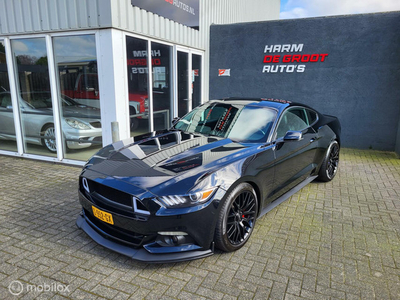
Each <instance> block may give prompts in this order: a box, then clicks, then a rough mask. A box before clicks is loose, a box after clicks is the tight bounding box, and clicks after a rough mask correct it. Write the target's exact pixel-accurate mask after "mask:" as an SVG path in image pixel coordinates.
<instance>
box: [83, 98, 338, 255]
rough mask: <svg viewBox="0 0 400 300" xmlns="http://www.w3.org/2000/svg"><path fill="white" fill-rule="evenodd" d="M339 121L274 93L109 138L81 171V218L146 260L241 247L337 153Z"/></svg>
mask: <svg viewBox="0 0 400 300" xmlns="http://www.w3.org/2000/svg"><path fill="white" fill-rule="evenodd" d="M340 130H341V127H340V123H339V121H338V119H337V118H336V117H333V116H328V115H323V114H320V113H318V112H317V111H316V110H314V109H312V108H310V107H307V106H305V105H301V104H297V103H291V102H289V101H283V100H274V99H232V98H230V99H223V100H213V101H209V102H207V103H205V104H203V105H201V106H199V107H197V108H195V109H194V110H193V111H192V112H190V113H189V114H187V115H186V116H184V117H183V118H182V119H180V120H178V121H176V123H175V124H174V125H173V127H172V128H170V129H169V130H164V131H157V132H152V133H149V134H146V135H142V136H139V137H135V138H131V139H128V140H123V141H119V142H116V143H114V144H112V145H109V146H106V147H105V148H103V149H101V150H100V151H99V152H98V153H97V154H96V155H94V156H93V157H92V158H91V159H90V160H89V161H88V162H87V164H86V165H85V166H84V168H83V171H82V173H81V176H80V178H79V200H80V203H81V205H82V207H83V210H82V213H81V215H80V216H79V217H78V220H77V226H78V227H79V228H81V229H83V230H84V231H85V232H86V233H87V234H88V235H89V236H90V237H91V238H92V239H94V240H95V241H96V242H97V243H99V244H100V245H103V246H105V247H107V248H109V249H112V250H114V251H116V252H119V253H122V254H125V255H128V256H130V257H132V258H133V259H136V260H141V261H147V262H165V261H184V260H189V259H195V258H201V257H205V256H208V255H211V254H212V253H213V252H214V247H217V248H219V249H221V250H223V251H234V250H237V249H239V248H240V247H242V246H243V245H244V244H245V243H246V242H247V240H248V239H249V237H250V235H251V233H252V231H253V229H254V226H255V223H256V219H257V218H258V217H260V216H262V215H263V214H265V213H266V212H267V211H269V210H270V209H272V208H273V207H275V206H276V205H278V204H279V203H281V202H282V201H283V200H285V199H287V198H288V197H290V196H291V195H292V194H293V193H295V192H296V191H298V190H299V189H300V188H302V187H303V186H304V185H306V184H307V183H309V182H311V181H312V180H314V179H315V178H316V177H318V178H319V179H320V180H322V181H330V180H332V179H333V177H334V176H335V174H336V172H337V169H338V163H339V145H340Z"/></svg>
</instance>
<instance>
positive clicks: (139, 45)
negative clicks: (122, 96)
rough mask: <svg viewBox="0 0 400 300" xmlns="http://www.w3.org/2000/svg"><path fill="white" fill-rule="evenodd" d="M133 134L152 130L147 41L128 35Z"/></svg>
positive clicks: (130, 105)
mask: <svg viewBox="0 0 400 300" xmlns="http://www.w3.org/2000/svg"><path fill="white" fill-rule="evenodd" d="M126 57H127V66H128V91H129V115H130V125H131V136H136V135H139V134H143V133H146V132H148V131H149V130H150V118H149V104H150V103H149V96H148V75H149V70H148V68H147V41H146V40H142V39H138V38H133V37H129V36H127V37H126Z"/></svg>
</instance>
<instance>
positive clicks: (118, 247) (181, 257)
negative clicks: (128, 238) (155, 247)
mask: <svg viewBox="0 0 400 300" xmlns="http://www.w3.org/2000/svg"><path fill="white" fill-rule="evenodd" d="M76 226H78V228H80V229H82V230H83V231H84V232H85V233H86V234H87V235H88V236H90V237H91V238H92V239H93V240H94V241H95V242H96V243H98V244H99V245H101V246H103V247H105V248H108V249H110V250H112V251H115V252H117V253H120V254H122V255H126V256H129V257H130V258H132V259H134V260H137V261H142V262H147V263H164V262H180V261H186V260H193V259H199V258H203V257H207V256H210V255H212V254H214V247H213V245H212V247H211V249H207V250H193V251H187V252H179V253H178V252H175V253H163V254H153V253H150V252H148V251H147V250H146V249H145V248H133V247H129V246H127V245H124V244H123V243H118V242H115V241H114V240H113V237H112V236H110V235H109V234H107V233H106V232H104V231H102V230H100V229H99V228H97V227H96V226H95V225H94V224H93V223H91V222H90V221H89V220H88V219H87V218H85V216H84V215H80V216H79V217H78V219H77V220H76Z"/></svg>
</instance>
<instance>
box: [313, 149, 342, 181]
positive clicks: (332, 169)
mask: <svg viewBox="0 0 400 300" xmlns="http://www.w3.org/2000/svg"><path fill="white" fill-rule="evenodd" d="M339 152H340V147H339V143H338V142H337V141H333V142H331V144H330V145H329V147H328V150H327V151H326V155H325V158H324V160H323V161H322V165H321V168H320V169H319V173H318V179H319V180H321V181H325V182H328V181H331V180H332V179H333V178H334V177H335V175H336V173H337V170H338V167H339Z"/></svg>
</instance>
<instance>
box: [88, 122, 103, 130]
mask: <svg viewBox="0 0 400 300" xmlns="http://www.w3.org/2000/svg"><path fill="white" fill-rule="evenodd" d="M90 125H92V126H93V127H94V128H101V122H99V121H96V122H91V123H90Z"/></svg>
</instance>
